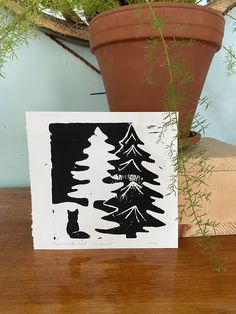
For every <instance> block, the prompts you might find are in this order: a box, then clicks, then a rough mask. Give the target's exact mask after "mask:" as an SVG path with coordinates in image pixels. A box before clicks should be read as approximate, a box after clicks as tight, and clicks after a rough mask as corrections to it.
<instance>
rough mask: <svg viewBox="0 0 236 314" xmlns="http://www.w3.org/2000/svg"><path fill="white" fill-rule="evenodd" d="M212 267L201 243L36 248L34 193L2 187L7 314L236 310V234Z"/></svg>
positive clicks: (0, 295) (2, 295)
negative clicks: (221, 265)
mask: <svg viewBox="0 0 236 314" xmlns="http://www.w3.org/2000/svg"><path fill="white" fill-rule="evenodd" d="M222 239H223V240H224V243H223V245H222V247H221V249H220V250H219V254H220V256H221V257H222V258H223V260H224V261H225V263H226V266H227V272H226V273H216V272H214V271H213V270H212V269H211V264H210V262H209V257H208V256H205V255H202V254H201V253H200V252H199V249H198V248H196V247H195V240H194V239H192V238H184V239H181V240H180V248H179V249H178V250H177V249H166V250H163V249H161V250H158V249H155V250H150V249H146V250H136V249H135V250H96V251H95V250H82V251H79V250H78V251H33V249H32V239H31V214H30V194H29V190H28V189H2V190H0V248H1V250H0V270H1V273H0V288H1V291H0V313H4V314H7V313H20V314H21V313H22V314H25V313H29V314H34V313H40V314H41V313H42V314H47V313H49V314H53V313H76V314H83V313H86V314H90V313H92V314H93V313H95V314H99V313H108V314H113V313H127V314H137V313H141V314H146V313H147V314H151V313H155V314H156V313H161V314H162V313H163V314H166V313H173V314H177V313H181V314H186V313H187V314H188V313H191V314H192V313H222V314H223V313H236V236H224V237H223V238H222Z"/></svg>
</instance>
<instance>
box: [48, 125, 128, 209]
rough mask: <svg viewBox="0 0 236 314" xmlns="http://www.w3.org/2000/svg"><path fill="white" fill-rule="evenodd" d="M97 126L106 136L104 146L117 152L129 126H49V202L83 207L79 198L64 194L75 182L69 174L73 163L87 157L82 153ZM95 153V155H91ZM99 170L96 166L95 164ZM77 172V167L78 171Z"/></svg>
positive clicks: (73, 166) (88, 144)
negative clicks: (50, 199) (50, 182)
mask: <svg viewBox="0 0 236 314" xmlns="http://www.w3.org/2000/svg"><path fill="white" fill-rule="evenodd" d="M96 127H99V128H100V129H101V131H102V132H103V133H104V134H106V135H107V137H108V139H107V140H106V142H107V143H109V144H111V145H114V147H115V148H114V150H112V152H115V151H116V150H117V149H119V141H120V140H121V139H122V138H123V137H124V136H125V134H126V132H127V129H128V127H129V123H52V124H50V125H49V131H50V133H51V161H52V171H51V175H52V202H53V203H54V204H57V203H61V202H76V203H78V204H81V205H85V203H84V202H83V200H82V199H78V198H72V197H69V196H68V195H67V194H68V193H69V192H71V191H72V189H71V188H72V187H73V186H74V185H76V184H78V183H77V180H75V179H73V177H72V174H71V171H73V170H75V163H76V162H77V161H81V160H84V159H86V158H87V154H84V152H83V150H84V149H85V148H87V147H89V146H90V145H91V144H90V142H89V141H88V139H89V138H90V137H91V136H92V135H93V134H94V131H95V129H96ZM94 154H96V152H94ZM98 167H99V165H98ZM77 169H78V168H77Z"/></svg>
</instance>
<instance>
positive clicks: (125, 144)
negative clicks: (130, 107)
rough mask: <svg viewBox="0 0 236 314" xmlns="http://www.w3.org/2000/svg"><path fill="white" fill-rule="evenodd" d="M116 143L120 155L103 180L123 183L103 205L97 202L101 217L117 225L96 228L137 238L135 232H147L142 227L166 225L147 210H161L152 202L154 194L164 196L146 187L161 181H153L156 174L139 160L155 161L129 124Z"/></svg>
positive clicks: (157, 196)
mask: <svg viewBox="0 0 236 314" xmlns="http://www.w3.org/2000/svg"><path fill="white" fill-rule="evenodd" d="M119 143H120V148H119V150H118V151H117V152H116V153H115V155H116V156H117V157H118V158H119V159H118V160H117V159H116V160H112V161H110V164H111V165H113V167H114V169H113V170H110V171H109V173H110V175H111V176H110V177H107V178H105V179H104V182H105V183H109V184H112V183H114V182H122V183H123V186H122V187H119V188H118V189H116V190H114V191H113V193H115V194H116V196H114V197H112V198H110V199H109V200H107V201H105V202H104V204H103V206H100V207H99V206H98V208H99V209H101V210H103V211H105V212H107V213H108V215H106V216H104V217H102V219H104V220H106V221H112V222H116V223H118V224H119V225H118V226H117V227H114V228H110V229H99V228H97V229H96V230H97V231H99V232H101V233H107V234H125V235H126V238H136V237H137V235H136V234H137V232H148V230H146V229H144V227H162V226H164V225H165V223H163V222H161V221H160V220H158V219H157V218H155V217H154V216H152V215H151V214H150V213H149V211H150V212H154V213H158V214H163V213H164V211H163V210H162V209H160V208H158V207H157V206H156V205H154V202H155V200H156V198H163V195H162V194H161V193H159V192H157V191H155V190H152V189H151V188H149V187H148V185H149V186H150V185H160V183H159V182H157V181H155V180H156V179H158V175H156V174H155V173H153V172H151V171H149V170H148V169H146V168H145V167H144V166H143V165H142V162H144V161H145V162H148V163H154V162H155V161H154V160H153V159H151V158H150V154H149V153H147V152H145V151H144V150H142V149H141V148H140V147H139V146H140V145H144V143H143V142H142V141H141V140H140V139H139V137H138V136H137V134H136V132H135V130H134V127H133V126H132V124H130V126H129V128H128V131H127V133H126V135H125V137H124V138H123V139H122V140H121V141H120V142H119ZM145 183H146V184H145Z"/></svg>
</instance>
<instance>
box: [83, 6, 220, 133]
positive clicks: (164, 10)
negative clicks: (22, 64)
mask: <svg viewBox="0 0 236 314" xmlns="http://www.w3.org/2000/svg"><path fill="white" fill-rule="evenodd" d="M151 5H152V8H153V10H154V11H155V13H156V14H157V15H158V17H161V19H163V20H164V26H163V28H162V33H163V36H164V38H165V43H166V45H167V49H168V54H169V59H170V63H171V65H172V67H173V70H172V72H174V77H173V82H174V86H175V89H177V90H178V92H180V95H179V96H180V97H179V96H178V99H177V107H175V108H173V106H172V105H170V102H169V103H168V99H170V92H167V89H168V85H169V82H170V76H169V72H168V67H167V66H166V64H167V59H166V55H165V53H164V49H163V43H162V42H161V40H160V32H159V30H158V29H154V27H153V17H152V14H151V11H150V8H149V7H148V5H147V4H142V5H127V6H123V7H120V8H117V9H111V10H109V11H106V12H104V13H102V14H100V15H98V16H96V17H95V18H94V19H93V20H92V22H91V24H90V27H89V30H90V47H91V50H92V52H93V53H94V54H95V55H96V57H97V60H98V63H99V66H100V69H101V73H102V77H103V81H104V85H105V89H106V93H107V98H108V103H109V107H110V110H111V111H174V110H177V111H179V130H180V135H181V137H182V138H188V137H189V134H190V128H191V124H192V120H193V116H194V114H195V111H196V107H197V104H198V101H199V97H200V94H201V91H202V88H203V85H204V82H205V78H206V75H207V72H208V69H209V66H210V63H211V61H212V58H213V56H214V54H215V52H216V51H218V50H219V49H220V47H221V43H222V38H223V32H224V18H223V16H222V15H221V14H219V13H217V12H216V11H214V10H212V9H209V8H207V7H204V6H199V5H194V4H187V3H171V2H169V3H168V2H166V3H165V2H164V3H163V2H159V3H152V4H151ZM150 38H158V42H157V46H156V47H155V48H153V49H154V50H153V49H152V51H154V56H155V57H154V58H153V59H152V60H151V61H150V60H148V59H147V58H146V57H145V55H147V48H145V46H146V47H147V40H148V39H150ZM149 51H150V50H149ZM147 73H149V74H147ZM150 73H151V74H150ZM181 73H182V74H181ZM184 73H185V74H187V73H190V74H191V75H190V76H188V77H189V78H190V80H189V82H187V83H186V82H184V77H183V74H184ZM181 75H182V76H181ZM191 80H192V81H191ZM182 96H183V97H182ZM168 97H169V98H168Z"/></svg>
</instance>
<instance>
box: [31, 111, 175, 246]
mask: <svg viewBox="0 0 236 314" xmlns="http://www.w3.org/2000/svg"><path fill="white" fill-rule="evenodd" d="M165 116H166V113H158V112H150V113H148V112H142V113H137V112H132V113H127V112H125V113H121V112H119V113H118V112H116V113H115V112H113V113H110V112H109V113H108V112H107V113H102V112H99V113H98V112H28V113H27V114H26V117H27V136H28V150H29V165H30V180H31V195H32V220H33V225H32V232H33V242H34V248H35V249H88V248H89V249H91V248H95V249H97V248H175V247H177V246H178V221H177V217H178V211H177V196H176V195H175V194H174V193H172V194H171V195H167V194H168V192H169V190H168V186H169V185H170V183H171V182H172V180H173V176H175V175H176V173H175V170H174V163H173V157H174V156H176V154H177V139H176V134H177V132H176V125H174V126H173V125H172V126H168V127H166V130H165V132H164V133H163V134H162V135H163V136H162V140H161V142H158V134H159V133H158V132H159V131H160V128H161V127H162V126H163V123H164V121H165V120H164V118H165ZM170 143H172V150H173V151H174V155H173V154H172V157H170V156H169V149H166V146H167V145H170Z"/></svg>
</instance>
